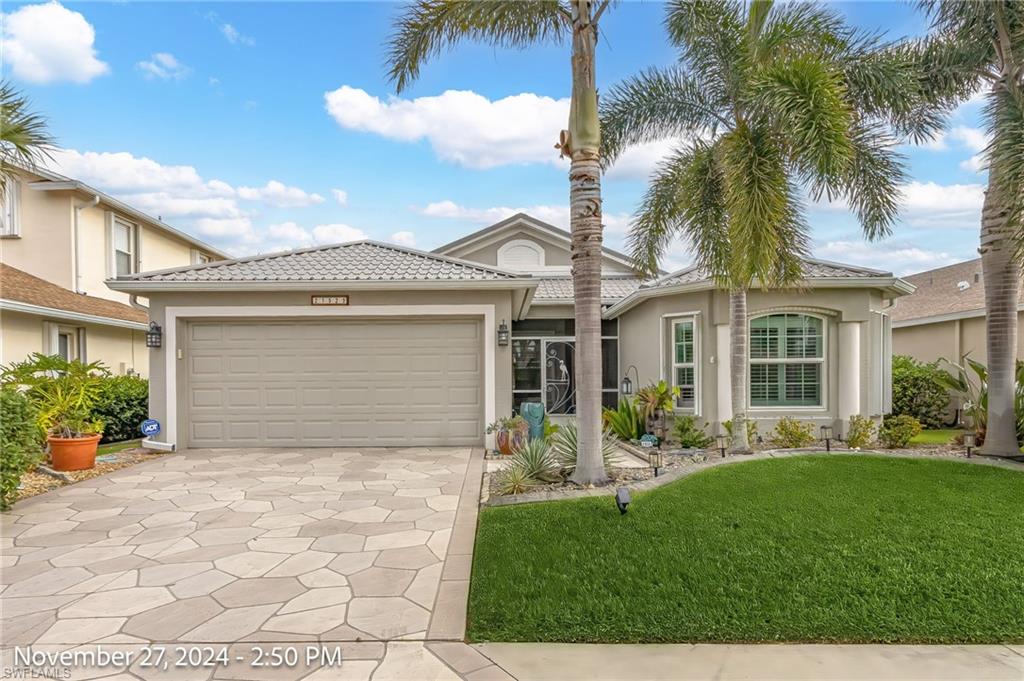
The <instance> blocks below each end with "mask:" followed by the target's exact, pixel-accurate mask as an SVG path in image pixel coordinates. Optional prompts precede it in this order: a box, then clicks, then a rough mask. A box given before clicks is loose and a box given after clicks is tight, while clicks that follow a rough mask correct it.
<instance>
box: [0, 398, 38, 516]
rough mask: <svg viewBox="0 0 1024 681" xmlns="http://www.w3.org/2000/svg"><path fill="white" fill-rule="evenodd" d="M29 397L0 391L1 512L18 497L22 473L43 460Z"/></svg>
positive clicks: (34, 412) (33, 411)
mask: <svg viewBox="0 0 1024 681" xmlns="http://www.w3.org/2000/svg"><path fill="white" fill-rule="evenodd" d="M36 419H37V414H36V410H35V408H34V407H33V406H32V403H31V402H30V401H29V399H28V397H27V396H26V395H25V394H24V393H21V392H18V391H16V390H10V389H4V390H0V511H6V510H7V509H9V508H10V507H11V505H12V504H13V503H14V500H15V498H16V497H17V496H18V485H19V484H20V483H21V476H22V475H23V474H24V473H25V471H27V470H29V469H31V468H32V467H33V466H34V465H35V464H36V463H37V462H38V461H39V459H40V458H42V453H43V450H42V446H41V445H42V433H41V432H40V430H39V426H38V425H37V423H36Z"/></svg>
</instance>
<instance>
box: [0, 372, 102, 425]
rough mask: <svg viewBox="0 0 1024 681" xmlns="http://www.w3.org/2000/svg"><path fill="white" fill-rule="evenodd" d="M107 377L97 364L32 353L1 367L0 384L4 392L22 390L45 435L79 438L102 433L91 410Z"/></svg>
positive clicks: (99, 422)
mask: <svg viewBox="0 0 1024 681" xmlns="http://www.w3.org/2000/svg"><path fill="white" fill-rule="evenodd" d="M109 375H110V372H109V371H108V370H107V368H106V367H105V366H104V365H103V364H102V363H101V362H91V363H89V364H84V363H82V362H80V361H78V360H77V359H76V360H71V361H69V360H66V359H64V358H62V357H59V356H57V355H43V354H41V353H38V352H36V353H33V354H31V355H29V357H28V359H26V360H24V361H22V362H14V363H13V364H11V365H10V366H7V367H4V368H3V370H2V374H0V381H2V382H3V384H4V386H5V387H7V388H8V389H10V388H17V389H22V390H24V392H25V395H26V396H27V397H28V399H29V401H30V402H31V403H32V405H33V406H34V407H35V409H36V421H37V423H38V424H39V427H40V428H42V429H43V430H45V431H46V433H47V435H50V436H52V437H60V438H79V437H84V436H87V435H93V434H95V433H102V432H103V421H101V420H100V419H99V418H97V417H96V416H95V415H94V414H93V413H92V409H93V407H94V406H95V404H96V400H97V399H98V398H99V395H100V390H101V388H102V385H103V381H104V379H106V378H107V377H108V376H109Z"/></svg>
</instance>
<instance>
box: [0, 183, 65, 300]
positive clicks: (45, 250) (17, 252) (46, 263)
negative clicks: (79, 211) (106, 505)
mask: <svg viewBox="0 0 1024 681" xmlns="http://www.w3.org/2000/svg"><path fill="white" fill-rule="evenodd" d="M33 179H34V178H31V177H27V176H24V175H21V176H20V180H19V192H20V197H21V198H20V209H21V221H20V224H21V236H20V237H5V238H2V239H0V260H3V262H4V263H6V264H7V265H10V266H11V267H16V268H17V269H19V270H22V271H23V272H28V273H29V274H31V275H33V276H36V277H39V278H40V279H45V280H46V281H50V282H53V283H54V284H57V285H58V286H63V287H64V288H73V284H72V281H71V270H72V264H71V258H72V247H71V219H72V218H71V215H72V200H71V195H70V194H69V193H67V192H42V191H37V190H34V189H30V188H29V187H28V185H27V182H30V181H32V180H33Z"/></svg>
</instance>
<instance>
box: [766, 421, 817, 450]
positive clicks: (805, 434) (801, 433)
mask: <svg viewBox="0 0 1024 681" xmlns="http://www.w3.org/2000/svg"><path fill="white" fill-rule="evenodd" d="M771 440H772V442H773V443H775V444H776V445H777V446H779V447H782V448H783V449H800V448H802V447H810V446H811V445H812V444H814V441H815V437H814V425H813V424H810V423H802V422H800V421H797V420H796V419H795V418H793V417H792V416H783V417H782V418H781V419H779V422H778V423H776V424H775V430H774V431H772V436H771Z"/></svg>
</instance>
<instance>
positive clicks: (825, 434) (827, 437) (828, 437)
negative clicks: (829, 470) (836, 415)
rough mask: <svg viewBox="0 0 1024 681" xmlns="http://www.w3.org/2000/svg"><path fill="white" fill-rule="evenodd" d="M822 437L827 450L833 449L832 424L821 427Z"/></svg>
mask: <svg viewBox="0 0 1024 681" xmlns="http://www.w3.org/2000/svg"><path fill="white" fill-rule="evenodd" d="M821 439H822V440H824V441H825V451H826V452H831V451H832V426H822V427H821Z"/></svg>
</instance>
